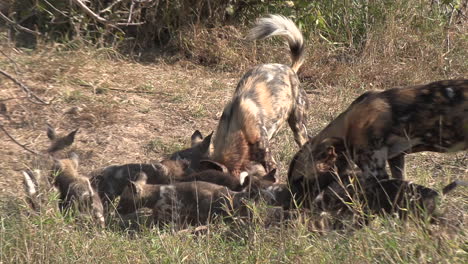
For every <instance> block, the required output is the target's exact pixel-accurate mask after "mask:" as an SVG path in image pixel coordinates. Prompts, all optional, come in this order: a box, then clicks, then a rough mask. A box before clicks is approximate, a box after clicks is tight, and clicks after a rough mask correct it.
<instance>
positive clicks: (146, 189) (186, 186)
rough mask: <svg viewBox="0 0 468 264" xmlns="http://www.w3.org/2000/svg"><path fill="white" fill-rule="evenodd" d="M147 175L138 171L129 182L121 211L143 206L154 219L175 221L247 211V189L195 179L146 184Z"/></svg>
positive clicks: (200, 221)
mask: <svg viewBox="0 0 468 264" xmlns="http://www.w3.org/2000/svg"><path fill="white" fill-rule="evenodd" d="M146 180H147V176H146V175H145V173H143V172H142V173H139V176H138V179H137V181H136V182H130V184H129V185H128V186H127V187H125V189H124V192H123V193H122V196H121V197H120V201H119V204H118V206H117V211H118V212H119V213H120V214H129V213H133V212H135V211H136V210H137V209H138V208H140V207H146V208H151V209H153V215H154V219H155V222H157V223H168V222H172V223H176V224H181V225H185V224H203V223H206V222H208V221H209V220H210V219H211V218H212V217H213V216H216V215H221V216H226V215H230V214H231V213H232V212H235V211H236V212H237V213H239V214H241V215H242V214H244V212H246V210H247V208H246V206H245V205H244V199H246V198H248V197H249V194H248V193H246V192H234V191H231V190H229V189H228V188H227V187H224V186H220V185H217V184H213V183H208V182H203V181H196V182H181V183H174V184H170V185H160V184H155V185H153V184H146Z"/></svg>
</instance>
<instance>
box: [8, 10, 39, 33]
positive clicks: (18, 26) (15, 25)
mask: <svg viewBox="0 0 468 264" xmlns="http://www.w3.org/2000/svg"><path fill="white" fill-rule="evenodd" d="M0 18H2V19H3V20H5V21H6V22H7V23H8V24H11V25H13V26H14V27H15V28H16V29H18V30H21V31H24V32H28V33H30V34H33V35H36V36H41V35H42V34H41V33H39V32H37V31H34V30H31V29H29V28H25V27H23V26H21V25H20V24H18V23H16V22H15V21H13V20H11V19H10V18H8V17H7V16H6V15H5V14H3V13H2V12H0Z"/></svg>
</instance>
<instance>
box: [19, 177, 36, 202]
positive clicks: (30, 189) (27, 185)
mask: <svg viewBox="0 0 468 264" xmlns="http://www.w3.org/2000/svg"><path fill="white" fill-rule="evenodd" d="M22 172H23V177H24V178H23V184H24V189H25V191H26V194H27V195H28V196H29V197H33V196H34V195H36V194H37V188H36V183H35V181H34V179H33V177H34V176H33V175H32V173H28V172H26V171H22Z"/></svg>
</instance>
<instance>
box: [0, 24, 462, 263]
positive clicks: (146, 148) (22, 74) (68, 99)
mask: <svg viewBox="0 0 468 264" xmlns="http://www.w3.org/2000/svg"><path fill="white" fill-rule="evenodd" d="M234 31H235V29H233V28H223V29H222V30H220V34H218V35H215V37H213V38H219V39H220V40H216V41H215V42H213V41H214V40H213V39H205V37H206V35H203V34H205V33H204V31H203V30H201V31H193V34H194V35H196V34H201V35H197V36H198V37H197V38H194V39H195V40H196V41H200V42H196V41H195V40H194V42H193V43H191V44H195V45H193V46H189V47H188V50H192V51H193V52H196V54H194V55H193V56H199V55H200V54H205V55H206V56H207V57H208V58H205V59H206V60H207V61H208V62H210V63H205V64H206V65H216V67H214V68H213V67H211V68H210V67H208V68H207V67H203V66H200V65H199V64H194V63H193V61H194V60H174V59H173V58H169V59H167V60H166V59H158V60H157V61H154V62H153V63H146V64H143V63H138V62H135V61H132V60H129V59H124V58H122V57H119V56H115V54H114V53H112V51H109V50H95V49H87V48H82V49H80V50H74V51H67V50H65V49H62V48H61V47H51V46H50V45H41V46H40V47H39V48H38V49H37V50H35V51H26V50H16V49H13V48H11V46H9V45H7V44H6V43H5V41H4V40H5V38H4V35H1V36H0V40H1V46H0V48H1V49H2V51H4V52H5V54H7V55H8V56H9V57H10V58H12V59H13V60H14V61H15V63H16V68H17V71H18V72H17V74H14V73H15V66H14V64H13V63H12V62H11V61H10V60H8V59H7V58H6V57H5V56H4V55H0V68H1V69H3V70H5V71H7V72H9V73H12V74H14V75H15V76H16V77H17V78H18V79H19V80H21V81H23V82H24V83H25V84H27V85H28V86H30V87H31V89H32V90H33V91H34V92H35V93H36V94H37V95H39V96H40V97H42V98H46V99H48V100H49V99H52V98H55V100H54V101H53V104H52V105H50V106H44V105H37V104H32V103H30V102H29V101H27V100H25V99H12V100H8V101H3V103H4V104H5V106H6V109H7V111H6V113H2V115H1V116H0V121H1V122H2V124H3V125H4V126H5V129H7V130H8V131H9V132H10V133H11V134H12V135H13V136H14V137H15V138H16V139H17V140H18V141H20V142H22V143H23V144H27V145H28V147H30V148H32V149H34V150H36V151H45V149H46V148H47V146H48V140H47V137H46V134H45V123H46V122H49V123H51V124H52V125H53V126H55V127H56V128H57V129H58V130H59V132H66V131H70V130H72V129H75V128H77V127H79V128H80V132H79V133H78V134H77V138H76V143H75V145H74V147H73V150H74V151H76V152H77V153H78V155H79V156H80V158H81V160H82V162H81V166H80V171H81V172H82V173H83V174H88V173H90V172H91V171H93V170H95V169H98V168H102V167H104V166H107V165H110V164H121V163H129V162H148V161H152V160H160V159H162V157H163V156H164V155H165V154H167V153H170V152H172V151H175V150H177V149H180V148H182V147H184V146H186V145H188V143H189V137H190V135H191V133H192V132H193V130H195V129H201V130H202V132H204V134H208V133H210V132H211V131H212V130H214V129H215V127H216V124H217V120H218V118H219V117H220V115H221V111H222V109H223V106H224V105H225V104H226V102H227V101H228V100H229V99H230V97H231V94H232V91H233V89H234V87H235V85H236V83H237V81H238V80H239V78H240V76H242V74H243V73H244V72H245V70H246V68H248V67H250V66H252V65H253V64H255V63H261V62H283V63H288V61H287V59H286V58H287V57H288V55H287V51H285V50H284V47H283V46H281V45H276V44H277V42H271V41H267V42H265V43H261V44H259V48H258V49H254V48H253V47H252V46H250V47H247V48H245V49H244V48H243V44H242V43H243V42H242V40H239V38H238V36H241V35H242V34H240V33H235V32H234ZM233 32H234V33H235V34H234V33H233ZM223 34H224V35H223ZM466 34H467V28H466V25H464V24H457V25H453V26H451V27H450V28H449V29H448V30H445V31H444V30H443V29H441V28H440V27H435V28H434V29H433V30H421V31H415V30H410V29H409V28H408V27H407V25H405V24H404V21H400V20H398V19H395V20H394V21H393V22H392V23H390V24H389V25H387V27H385V28H383V29H381V30H376V31H375V32H373V33H372V35H371V36H370V40H369V42H368V44H367V45H366V46H365V47H364V48H363V50H362V51H360V52H359V53H357V52H351V51H350V50H346V49H344V48H339V47H336V46H331V45H329V44H324V43H322V42H321V41H318V40H317V39H315V38H313V37H311V38H310V40H309V42H308V43H309V44H308V47H309V55H308V58H307V62H306V64H305V65H304V67H303V70H302V71H301V74H300V76H301V79H302V81H303V87H304V89H306V90H307V91H308V97H309V100H310V102H311V105H312V107H311V110H310V112H309V121H308V128H309V131H310V132H311V133H312V134H314V133H316V132H317V131H319V130H320V129H321V128H323V127H324V126H325V125H326V124H327V123H328V122H329V121H331V120H332V119H333V118H335V117H336V116H337V115H338V114H339V113H340V112H341V111H343V110H344V109H345V108H346V107H347V106H348V105H349V103H350V102H351V101H352V100H354V98H356V96H358V95H359V94H361V93H362V92H364V91H367V90H371V89H386V88H390V87H393V86H401V85H410V84H417V83H427V82H430V81H434V80H439V79H446V78H461V77H465V78H466V77H467V76H468V61H467V60H466V58H467V57H468V53H467V50H466V48H465V47H467V46H468V39H467V38H466ZM216 36H217V37H216ZM223 39H224V40H223ZM447 39H450V46H447V45H446V43H447V42H446V41H447ZM202 42H203V43H202ZM197 43H202V44H200V45H198V44H197ZM210 43H214V44H215V46H211V45H210ZM231 45H232V46H231ZM269 45H271V46H272V47H273V48H267V47H268V46H269ZM196 48H199V50H197V49H196ZM255 52H258V53H259V55H256V54H255ZM213 54H214V55H213ZM239 54H240V55H241V56H245V58H243V57H240V58H239V57H237V56H239ZM250 56H252V57H250ZM236 58H237V59H236ZM209 59H212V61H210V60H209ZM203 60H204V59H200V62H202V63H204V61H203ZM174 61H176V62H174ZM169 62H170V63H169ZM250 63H252V64H250ZM0 87H2V88H1V89H0V100H1V99H6V98H13V97H19V96H24V94H23V92H22V91H21V90H20V89H19V87H18V86H16V85H15V84H13V83H12V82H11V81H9V80H7V79H5V78H3V77H1V78H0ZM70 110H73V111H70ZM0 142H1V146H2V147H1V148H0V168H2V169H1V170H0V198H1V200H2V202H1V204H2V209H1V210H2V213H1V217H0V241H1V242H0V248H1V253H0V263H2V262H5V263H10V262H80V263H81V262H83V263H85V262H93V263H99V262H105V263H114V262H115V263H117V262H118V263H121V262H123V261H125V262H138V263H143V262H158V263H160V262H164V263H174V262H190V263H193V262H197V263H200V262H202V263H209V262H210V263H232V262H248V263H257V262H258V263H270V262H278V263H291V262H298V263H303V262H313V263H318V262H320V263H330V262H334V263H335V262H336V263H339V262H347V263H375V262H383V263H402V262H405V263H464V262H466V260H467V259H468V253H467V250H468V249H467V248H466V241H467V238H468V235H467V234H466V228H465V225H466V224H465V223H466V217H467V214H466V210H467V209H468V206H467V204H468V203H467V201H468V197H467V196H466V192H465V190H464V189H461V190H458V191H456V192H454V193H453V194H450V195H449V196H448V197H445V198H443V199H442V201H441V208H442V210H445V211H446V214H447V216H448V217H449V219H450V225H448V226H429V225H426V224H421V225H414V224H403V223H401V222H399V221H397V220H394V219H390V220H386V219H383V220H382V219H381V220H378V221H375V222H374V223H373V224H372V225H371V226H370V227H367V228H364V229H362V230H358V231H355V232H352V233H348V234H342V233H336V232H330V233H327V234H325V235H318V234H315V233H311V232H310V231H309V229H308V227H307V225H306V224H304V223H303V222H302V221H296V222H293V223H291V226H290V227H271V228H265V227H264V226H263V225H262V224H260V223H261V221H262V215H261V213H260V215H259V216H258V221H257V222H255V224H253V225H242V224H241V223H239V224H238V225H226V224H223V223H220V224H214V225H213V226H211V227H210V232H208V233H207V234H203V235H199V236H196V235H191V234H172V233H170V232H168V231H167V230H157V229H148V230H146V229H145V230H143V231H141V232H138V233H135V234H127V233H126V232H125V231H122V230H119V229H117V231H115V230H113V229H111V230H100V231H96V230H94V229H93V228H89V227H88V228H82V227H78V226H76V225H74V224H73V221H72V220H71V219H69V218H62V217H60V216H58V215H57V213H56V212H54V211H51V212H46V213H44V214H42V215H39V216H27V215H25V214H24V210H23V209H21V204H22V203H21V202H20V201H19V200H20V198H21V197H22V187H21V174H20V173H19V172H20V171H21V170H23V169H25V168H28V167H32V168H39V169H42V170H45V171H47V170H48V169H49V166H50V165H49V163H50V161H49V160H48V158H45V157H37V156H35V155H32V154H29V153H27V152H25V151H24V150H23V149H22V148H20V147H19V146H17V145H16V144H14V143H13V142H11V141H10V140H9V139H8V138H7V137H6V135H4V134H3V133H0ZM272 149H273V150H274V155H275V159H276V160H277V161H278V162H279V166H280V175H281V176H282V177H284V176H285V173H286V171H287V167H288V164H289V161H290V159H291V157H292V155H293V154H294V153H295V151H296V150H297V147H296V146H295V143H294V141H293V138H292V135H291V132H290V131H289V129H284V130H282V131H281V133H280V134H279V135H278V137H277V138H276V139H275V140H274V146H273V148H272ZM407 164H408V178H409V179H410V180H412V181H414V182H416V183H420V184H424V185H427V186H429V187H433V188H436V189H439V188H440V187H441V186H443V185H444V184H446V183H448V182H449V181H451V180H453V179H456V178H464V179H465V180H466V178H467V169H468V160H467V153H466V152H465V153H458V154H450V155H449V154H447V155H441V154H431V153H421V154H414V155H411V156H409V157H408V161H407ZM258 210H260V211H261V210H262V207H259V208H258ZM58 241H59V243H58ZM84 252H85V253H86V254H83V253H84Z"/></svg>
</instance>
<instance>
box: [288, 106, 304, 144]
mask: <svg viewBox="0 0 468 264" xmlns="http://www.w3.org/2000/svg"><path fill="white" fill-rule="evenodd" d="M288 124H289V127H291V130H292V132H293V133H294V140H295V141H296V144H297V145H298V146H299V147H301V146H302V145H304V144H305V143H306V142H307V128H306V126H305V124H306V108H305V107H304V105H296V107H295V108H294V109H293V111H292V112H291V114H290V115H289V118H288Z"/></svg>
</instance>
